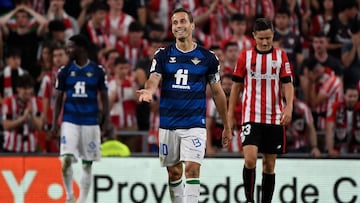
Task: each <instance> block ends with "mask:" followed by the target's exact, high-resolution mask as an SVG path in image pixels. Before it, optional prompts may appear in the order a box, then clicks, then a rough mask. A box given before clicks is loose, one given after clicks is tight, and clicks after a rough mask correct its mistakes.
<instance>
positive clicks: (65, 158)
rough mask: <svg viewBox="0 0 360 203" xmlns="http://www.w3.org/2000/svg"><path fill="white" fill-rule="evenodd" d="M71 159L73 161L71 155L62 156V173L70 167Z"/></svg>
mask: <svg viewBox="0 0 360 203" xmlns="http://www.w3.org/2000/svg"><path fill="white" fill-rule="evenodd" d="M72 159H73V157H72V156H71V155H65V156H63V158H62V170H63V172H64V171H66V170H67V169H68V168H69V167H70V166H71V163H72Z"/></svg>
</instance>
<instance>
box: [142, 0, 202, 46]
mask: <svg viewBox="0 0 360 203" xmlns="http://www.w3.org/2000/svg"><path fill="white" fill-rule="evenodd" d="M198 6H199V4H198V1H197V0H187V1H179V0H149V4H148V9H149V21H150V23H152V24H154V23H156V24H157V23H160V24H162V25H163V26H164V30H165V32H166V35H165V39H166V40H167V41H170V40H171V39H173V35H172V33H171V29H170V27H171V26H170V25H171V22H170V20H171V15H172V13H171V12H172V11H173V10H174V9H175V8H179V7H182V8H185V9H187V10H189V11H191V12H192V11H194V10H195V8H197V7H198Z"/></svg>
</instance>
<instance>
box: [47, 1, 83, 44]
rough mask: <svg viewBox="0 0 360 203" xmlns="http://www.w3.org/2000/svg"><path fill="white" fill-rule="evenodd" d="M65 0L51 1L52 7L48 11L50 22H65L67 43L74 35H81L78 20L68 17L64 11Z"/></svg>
mask: <svg viewBox="0 0 360 203" xmlns="http://www.w3.org/2000/svg"><path fill="white" fill-rule="evenodd" d="M64 4H65V0H50V6H49V8H48V11H47V19H48V20H50V21H51V20H54V19H58V20H63V21H64V23H65V26H66V30H65V39H66V41H67V40H68V39H69V38H70V37H71V36H73V35H75V34H78V33H79V31H80V30H79V25H78V23H77V21H76V19H75V18H74V17H72V16H70V15H68V14H67V13H66V12H65V10H64Z"/></svg>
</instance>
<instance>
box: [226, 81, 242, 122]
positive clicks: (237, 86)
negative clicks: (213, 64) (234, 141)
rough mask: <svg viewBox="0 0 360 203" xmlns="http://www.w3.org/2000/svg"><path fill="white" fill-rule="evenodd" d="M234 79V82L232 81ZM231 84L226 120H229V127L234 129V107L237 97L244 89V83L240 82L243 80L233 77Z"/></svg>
mask: <svg viewBox="0 0 360 203" xmlns="http://www.w3.org/2000/svg"><path fill="white" fill-rule="evenodd" d="M235 78H236V80H234V79H235ZM233 80H234V82H233V84H232V86H231V92H230V97H229V106H228V112H227V115H228V119H229V124H230V127H231V128H233V127H234V123H235V121H234V113H235V106H236V103H237V101H238V99H239V95H240V92H242V91H243V89H244V83H243V82H242V81H243V79H240V78H238V77H233Z"/></svg>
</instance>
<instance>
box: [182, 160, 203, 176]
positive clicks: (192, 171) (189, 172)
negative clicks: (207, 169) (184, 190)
mask: <svg viewBox="0 0 360 203" xmlns="http://www.w3.org/2000/svg"><path fill="white" fill-rule="evenodd" d="M185 176H186V178H198V177H199V176H200V164H198V163H193V162H190V163H187V164H186V167H185Z"/></svg>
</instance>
